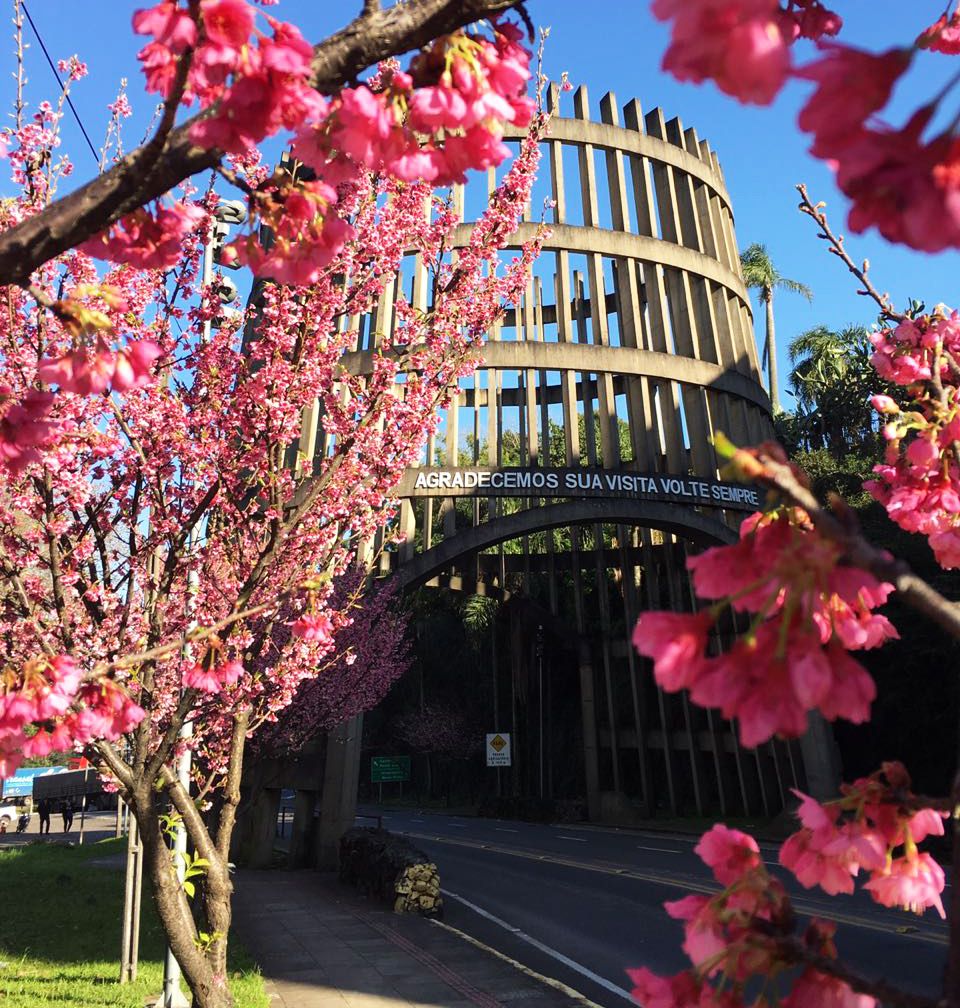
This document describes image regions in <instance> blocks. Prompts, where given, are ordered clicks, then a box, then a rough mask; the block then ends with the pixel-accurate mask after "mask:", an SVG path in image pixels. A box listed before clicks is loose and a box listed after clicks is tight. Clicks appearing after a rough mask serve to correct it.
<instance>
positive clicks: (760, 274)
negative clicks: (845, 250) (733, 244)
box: [740, 243, 813, 413]
mask: <svg viewBox="0 0 960 1008" xmlns="http://www.w3.org/2000/svg"><path fill="white" fill-rule="evenodd" d="M740 268H741V270H742V271H743V281H744V283H745V284H746V285H747V286H748V287H754V288H756V289H757V290H758V291H759V292H760V300H761V301H762V302H763V303H764V305H765V306H766V309H767V333H766V339H765V340H764V344H763V363H765V364H766V365H767V384H768V386H769V391H770V404H771V406H772V407H773V412H774V413H779V412H780V394H779V392H778V391H777V338H776V329H775V327H774V324H773V292H774V291H775V290H788V291H792V292H793V293H794V294H801V295H803V297H805V298H806V299H807V300H808V301H812V300H813V291H812V290H810V288H809V287H808V286H807V285H806V284H802V283H800V281H799V280H790V279H788V278H787V277H784V276H780V274H779V273H778V272H777V268H776V266H774V265H773V262H772V261H771V259H770V255H769V253H768V252H767V247H766V245H759V244H757V243H754V244H753V245H751V246H750V247H749V248H748V249H746V250H745V251H743V252H741V253H740Z"/></svg>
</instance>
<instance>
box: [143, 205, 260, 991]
mask: <svg viewBox="0 0 960 1008" xmlns="http://www.w3.org/2000/svg"><path fill="white" fill-rule="evenodd" d="M213 216H214V218H215V220H214V224H213V230H212V233H211V235H210V238H209V239H208V240H207V241H206V242H205V243H204V246H203V261H202V264H201V270H200V284H201V287H203V288H206V287H208V286H210V284H211V283H212V282H213V262H214V256H215V254H216V253H217V252H219V250H220V247H221V246H222V245H223V242H224V239H225V238H226V237H227V234H228V233H229V225H230V224H242V223H243V222H244V221H245V220H246V219H247V208H246V206H245V205H244V204H243V203H242V202H241V201H240V200H221V201H220V202H219V203H218V204H217V206H216V207H215V208H214V211H213ZM217 293H218V295H219V297H220V300H221V301H222V302H223V303H224V304H229V303H230V302H231V301H235V300H236V298H237V287H236V284H234V283H233V281H231V280H227V279H226V278H221V280H220V284H219V287H218V290H217ZM212 327H213V326H212V321H211V320H210V319H206V320H205V321H204V323H203V329H202V331H201V334H200V342H201V344H205V343H208V342H209V341H210V333H211V329H212ZM203 534H205V532H204V533H203ZM195 541H196V540H195V537H194V535H193V532H192V531H191V533H190V535H189V536H188V538H187V552H188V553H189V552H190V551H191V550H192V548H193V545H194V543H195ZM190 578H191V583H190V588H189V591H188V592H187V605H188V606H189V607H190V608H192V607H193V593H194V592H195V591H196V589H197V579H196V578H197V576H196V574H195V573H193V572H191V575H190ZM191 625H192V624H191ZM179 738H180V742H181V745H182V749H181V752H180V758H179V759H178V760H177V780H178V781H179V782H180V785H181V786H182V787H183V789H184V791H185V792H186V793H187V794H188V795H189V794H190V767H191V762H192V739H193V721H191V720H189V719H187V720H186V721H184V723H183V726H182V727H181V729H180V736H179ZM171 851H172V854H173V858H174V866H175V868H176V872H177V879H178V881H179V882H180V883H181V885H182V884H183V880H184V876H185V874H186V870H187V864H186V854H187V831H186V829H185V827H184V825H183V820H182V819H181V820H179V821H178V823H177V827H176V830H175V831H174V836H173V846H172V848H171ZM180 975H181V970H180V963H179V962H177V957H176V956H175V955H174V954H173V949H172V948H170V946H169V945H168V946H167V954H166V956H165V957H164V960H163V994H162V996H161V1001H160V1003H161V1005H162V1008H189V1004H190V1002H189V1001H187V999H186V998H185V997H184V995H183V991H182V990H181V989H180Z"/></svg>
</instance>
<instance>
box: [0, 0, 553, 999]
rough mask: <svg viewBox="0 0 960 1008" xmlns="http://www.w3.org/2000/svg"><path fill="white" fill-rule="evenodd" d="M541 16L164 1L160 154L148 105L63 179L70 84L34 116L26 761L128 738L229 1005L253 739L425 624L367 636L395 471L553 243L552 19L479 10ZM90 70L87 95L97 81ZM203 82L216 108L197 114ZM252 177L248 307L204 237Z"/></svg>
mask: <svg viewBox="0 0 960 1008" xmlns="http://www.w3.org/2000/svg"><path fill="white" fill-rule="evenodd" d="M510 6H513V4H510V3H504V2H499V0H484V2H481V0H467V2H457V3H451V2H445V0H410V2H406V3H404V4H401V5H398V6H396V7H393V8H390V9H389V10H383V11H382V10H380V8H379V5H378V4H377V3H371V2H368V3H366V4H365V5H364V10H363V13H362V14H361V15H360V17H359V18H358V19H357V20H356V21H355V22H354V23H353V24H352V25H350V26H348V28H346V29H344V31H342V32H340V33H338V34H337V35H335V36H332V37H331V38H330V39H327V40H326V41H325V42H322V43H320V44H319V45H317V46H315V47H312V46H311V45H309V44H308V43H307V42H306V41H305V40H304V39H303V37H302V36H301V34H300V33H299V31H298V30H297V29H296V28H295V27H294V26H293V25H290V24H287V23H285V22H282V21H280V20H278V19H277V18H275V17H274V16H273V14H272V13H271V12H270V11H269V10H261V9H258V8H257V7H254V6H253V5H251V4H249V3H247V2H246V0H189V2H187V3H183V4H181V3H177V2H175V0H161V2H160V3H157V4H156V5H155V6H153V7H151V8H149V9H146V10H141V11H138V12H137V13H136V14H135V15H134V19H133V25H134V29H135V31H136V32H138V33H139V34H141V35H142V36H144V40H145V45H144V47H143V49H142V50H141V52H140V60H141V62H142V65H143V70H144V73H145V78H146V86H147V90H148V91H150V92H156V93H158V94H159V95H160V96H161V98H162V100H163V105H162V111H161V114H160V124H159V127H158V130H157V133H156V135H155V136H154V137H153V139H152V140H150V141H149V142H148V143H147V144H146V145H145V146H143V147H141V148H139V149H137V150H136V151H134V152H132V153H131V154H127V155H122V154H121V153H120V150H121V147H120V143H119V141H118V137H119V136H120V131H121V127H122V120H123V119H124V118H125V116H126V115H127V114H128V113H129V101H128V99H127V97H126V95H121V96H119V97H118V99H117V101H116V102H115V103H113V104H112V105H111V107H110V112H111V120H110V126H109V128H108V132H107V141H106V142H105V145H104V149H103V155H102V157H103V167H104V170H103V172H102V174H101V175H100V176H99V177H98V178H97V179H95V180H93V181H91V182H89V183H87V184H86V185H85V186H82V187H80V188H79V189H77V190H74V191H73V192H71V193H70V194H68V195H66V196H62V195H60V194H59V193H58V189H59V188H62V187H63V180H64V179H65V178H67V176H68V175H69V174H70V173H71V171H72V166H71V164H70V161H69V159H68V158H67V157H66V156H65V155H63V154H62V153H61V152H60V151H59V143H60V136H59V127H60V121H61V117H62V114H63V109H64V101H65V97H66V93H64V95H62V96H61V97H60V98H59V100H58V103H57V104H55V105H51V104H48V103H44V104H41V105H40V106H39V107H38V108H37V110H36V112H35V113H34V114H33V115H32V116H30V115H28V112H27V109H26V105H25V99H24V96H23V95H22V93H21V94H19V95H18V101H17V106H16V111H15V120H14V126H13V128H12V129H10V130H8V131H4V132H3V133H2V143H0V148H2V153H3V154H4V156H5V157H6V158H7V160H8V163H9V165H10V168H11V171H12V175H13V179H14V181H15V183H17V185H18V186H19V193H18V195H17V196H15V197H14V198H11V199H7V200H4V201H3V202H2V203H0V244H2V245H3V250H2V251H0V261H2V264H0V275H2V276H3V278H4V280H5V281H6V282H7V283H8V286H6V287H5V288H4V289H3V293H4V298H5V302H6V303H5V309H6V310H5V311H4V312H3V317H2V320H0V468H2V470H3V479H2V480H0V535H2V550H0V577H2V579H3V590H2V593H0V632H2V634H3V639H4V644H5V651H6V659H5V662H6V663H5V666H4V672H3V679H2V686H0V774H2V775H3V776H6V775H8V774H9V773H10V772H11V771H12V770H13V769H15V767H16V766H17V765H18V764H19V763H20V762H22V760H23V759H24V758H27V757H37V756H42V755H44V754H45V753H47V752H50V751H54V750H62V749H64V748H69V747H71V746H73V747H86V750H87V752H88V753H90V754H92V755H93V756H94V757H95V758H96V760H97V761H98V766H99V767H100V769H101V770H102V772H103V773H104V774H105V775H106V776H108V777H109V778H111V779H112V781H113V784H114V786H115V787H116V788H118V790H119V791H120V793H121V794H122V796H123V798H124V800H125V801H126V802H127V803H128V804H129V805H130V807H131V809H132V811H133V813H134V815H135V816H136V818H137V821H138V824H139V827H140V832H141V837H142V843H143V849H144V856H145V862H146V866H147V872H148V876H149V878H150V880H151V883H152V886H153V892H154V897H155V902H156V906H157V910H158V913H159V916H160V919H161V922H162V924H163V926H164V929H165V931H166V933H167V937H168V940H169V943H170V946H171V948H172V949H173V951H174V954H175V955H176V957H177V959H178V961H179V963H180V966H181V968H182V970H183V974H184V976H185V978H186V980H187V982H188V984H189V986H190V989H191V991H192V994H193V1003H194V1004H195V1005H197V1006H199V1008H221V1006H227V1005H229V1004H231V1003H232V1002H231V996H230V992H229V990H228V988H227V984H226V949H227V936H228V932H229V928H230V893H231V889H232V884H231V881H230V877H229V850H230V841H231V835H232V832H233V828H234V823H235V819H236V813H237V804H238V801H239V793H240V792H239V789H240V781H241V775H242V769H243V755H244V749H245V745H246V741H247V739H248V738H249V737H250V736H251V735H253V734H254V733H255V732H256V731H257V730H258V729H260V728H261V727H262V726H270V725H275V723H276V721H277V718H278V716H279V715H280V713H281V712H282V711H283V710H284V709H285V708H286V707H287V706H288V705H289V704H290V703H291V701H292V700H293V699H294V698H295V697H297V696H298V694H299V695H300V696H301V698H302V702H303V703H304V704H305V705H309V707H310V724H311V725H315V726H317V727H319V726H321V725H323V724H325V723H328V722H329V720H330V719H333V718H338V717H344V716H349V715H350V713H352V712H355V711H357V710H361V709H363V707H365V706H366V705H368V704H369V703H371V702H374V701H375V699H376V698H377V697H378V696H379V694H380V693H381V692H382V689H383V688H384V687H385V685H386V683H387V682H388V680H389V678H390V676H391V675H392V674H394V672H395V671H396V669H395V668H392V669H387V668H383V667H381V665H380V664H378V663H379V662H380V661H381V659H382V658H383V657H386V656H390V655H393V656H395V655H396V654H397V653H398V641H397V639H396V634H397V625H396V623H395V622H394V623H392V624H390V625H387V623H386V622H384V623H383V626H382V629H383V630H384V633H383V634H382V635H381V637H380V643H381V644H382V645H383V647H384V648H385V649H387V651H386V654H385V655H376V654H370V653H369V652H368V651H365V648H367V647H369V646H370V645H373V644H375V643H376V639H369V640H364V641H362V643H363V645H364V647H361V646H360V643H361V642H358V641H357V639H356V635H357V634H363V633H365V632H366V631H369V629H370V627H371V625H372V623H371V621H374V622H375V621H376V618H377V613H378V611H380V612H381V616H382V611H381V610H382V606H383V605H384V604H385V599H384V597H382V596H381V599H380V601H379V602H376V601H375V602H373V603H372V604H371V607H370V608H368V609H367V610H366V613H365V614H364V615H360V614H358V612H357V603H358V601H359V593H360V588H361V583H362V579H361V578H360V577H359V575H357V574H356V573H355V571H354V566H355V564H356V562H357V560H358V558H359V559H361V560H362V559H363V557H364V555H365V554H366V553H367V552H368V544H370V543H371V542H372V541H373V538H374V534H375V533H376V532H377V530H378V529H381V528H383V527H384V525H387V526H388V533H387V535H388V537H389V523H390V522H391V520H392V513H393V512H392V509H393V504H392V502H391V498H390V496H389V494H390V490H391V488H392V487H393V486H394V485H395V483H396V482H397V480H398V478H399V476H400V474H401V473H402V472H403V470H404V468H405V467H407V466H408V465H410V464H412V463H413V462H414V461H416V460H417V458H418V457H419V453H420V450H421V447H422V445H423V442H424V440H425V438H426V437H427V436H428V435H429V434H430V433H431V432H432V431H433V430H434V429H435V426H436V423H437V416H438V409H439V407H441V406H444V405H446V403H447V402H448V401H449V397H450V395H451V392H452V390H453V389H455V388H456V386H457V383H458V381H459V379H460V378H461V377H462V376H464V375H467V374H469V373H471V372H472V370H473V368H474V366H475V364H476V361H477V359H478V351H479V346H480V343H481V341H482V338H483V335H484V333H485V332H486V331H487V330H488V329H489V328H490V327H491V325H493V324H494V323H495V322H496V320H497V318H498V317H499V315H500V313H501V312H502V311H503V310H504V305H505V304H506V303H507V302H508V301H510V300H515V299H516V298H517V297H518V296H519V294H520V292H522V290H523V289H524V285H525V283H526V278H527V276H528V274H529V269H530V265H531V262H532V260H533V258H534V257H535V256H536V254H537V252H538V250H539V246H540V242H541V241H542V237H543V236H542V234H538V235H537V237H536V238H534V239H533V240H532V241H530V242H528V243H527V244H526V245H524V246H523V247H522V249H521V251H520V253H519V254H518V255H517V256H516V257H515V258H514V259H513V260H512V261H509V262H506V263H504V262H501V257H500V250H501V249H502V248H503V247H504V246H505V245H506V244H507V242H508V240H509V239H510V236H511V235H512V233H513V232H514V231H515V230H516V227H517V225H518V223H519V221H520V219H521V216H522V214H523V212H524V209H525V207H526V206H527V204H528V202H529V198H530V192H531V186H532V182H533V177H534V173H535V170H536V166H537V162H538V158H539V148H538V139H539V137H540V136H541V135H542V132H543V130H544V128H545V118H544V116H543V114H542V113H541V112H540V111H539V110H538V108H537V105H536V103H535V102H534V100H533V99H532V98H531V97H529V96H528V94H527V90H528V82H529V80H530V77H531V71H530V68H529V60H530V53H529V51H528V50H527V48H525V45H524V31H523V28H522V19H521V24H520V25H518V23H517V22H516V21H515V20H504V19H498V20H491V21H486V22H484V23H482V24H479V25H475V26H473V27H471V28H469V29H463V28H462V26H463V25H465V24H468V23H469V22H470V21H471V20H472V19H474V18H476V17H478V16H480V15H486V16H495V15H497V14H498V12H500V11H502V10H504V9H506V8H508V7H510ZM411 49H412V50H414V54H413V56H412V58H411V59H410V60H409V62H408V64H407V65H406V67H405V68H403V67H402V66H401V64H400V63H399V62H398V61H397V60H395V59H393V58H391V57H393V56H394V55H396V54H402V53H404V52H407V51H409V50H411ZM378 60H380V62H379V64H378V65H376V66H371V64H375V63H376V62H377V61H378ZM368 67H369V68H371V73H370V75H369V76H368V77H367V78H366V79H364V80H363V81H362V82H359V81H358V80H357V75H358V74H360V73H361V71H364V70H365V69H366V68H368ZM61 69H62V72H63V73H64V74H66V75H67V77H68V85H67V87H68V88H69V87H72V86H74V85H75V84H76V83H77V82H78V81H79V80H81V79H82V77H83V76H84V74H85V72H86V68H85V66H84V65H83V64H82V63H81V62H80V61H79V60H78V59H77V58H72V59H71V60H69V61H66V62H64V63H63V64H61ZM22 76H23V75H22V74H21V75H20V77H19V79H22ZM181 106H196V107H198V108H199V114H198V115H196V116H195V117H194V118H193V119H191V120H188V121H187V122H185V123H183V124H182V125H177V117H178V113H179V110H180V108H181ZM507 125H510V126H513V127H519V128H521V129H523V128H526V129H527V133H526V139H525V140H524V141H522V143H521V145H520V151H519V154H518V155H517V156H516V158H515V159H514V160H513V163H512V164H511V165H510V167H509V170H508V171H507V172H506V174H505V175H504V176H503V179H502V181H501V183H500V185H499V186H498V187H497V189H496V190H495V191H494V193H493V194H492V196H491V200H490V205H489V209H488V211H487V212H486V213H485V214H484V215H483V217H482V218H481V219H480V221H479V222H478V223H477V224H476V225H475V226H474V227H473V228H472V231H471V234H470V237H469V239H468V240H467V243H466V245H465V246H464V247H461V248H458V249H457V250H456V253H455V254H452V253H451V248H450V234H451V231H452V229H453V228H454V226H455V225H456V224H457V222H458V218H457V215H456V213H455V212H454V209H453V207H452V204H451V201H450V200H449V199H448V198H447V197H446V196H445V195H444V192H443V188H444V187H448V186H449V185H450V184H451V183H454V182H460V181H463V180H464V179H465V177H466V173H467V172H468V171H470V170H475V169H488V168H493V167H495V166H498V165H500V164H501V163H502V162H504V161H505V160H506V159H507V157H508V155H509V153H510V152H509V150H508V148H507V147H506V145H505V144H504V143H503V141H502V137H503V133H504V130H505V128H506V127H507ZM278 133H279V134H286V135H287V136H288V138H289V141H290V144H291V146H292V149H293V152H294V155H295V158H296V162H294V163H293V168H292V169H291V168H287V167H284V166H281V167H280V168H279V169H277V170H276V171H273V172H271V171H270V170H269V169H267V168H265V167H263V166H262V165H261V163H260V154H259V152H258V149H257V144H258V143H260V141H262V140H263V139H264V138H266V137H269V136H272V135H275V134H278ZM111 162H112V164H111ZM206 169H209V170H210V171H209V172H207V171H206ZM200 171H204V172H205V173H204V174H203V175H200V176H198V177H195V176H197V173H198V172H200ZM225 186H230V187H231V188H232V189H233V190H234V191H235V192H238V193H239V194H240V195H241V196H242V197H243V199H244V201H245V204H246V207H247V211H248V217H249V220H250V227H249V231H248V232H247V233H244V234H241V235H240V236H239V237H238V238H237V239H235V240H234V241H233V242H232V243H230V244H228V245H227V246H226V247H225V248H223V249H222V251H221V253H220V258H221V262H223V263H224V264H229V263H232V262H235V263H242V264H245V265H247V266H249V268H250V269H251V270H252V271H253V273H254V274H255V276H256V277H257V278H258V279H257V284H256V287H255V290H256V297H255V298H254V299H253V303H252V305H251V308H250V309H249V311H248V312H247V313H246V314H245V315H237V316H236V317H234V318H230V317H227V316H225V314H224V312H223V310H222V305H221V303H220V300H219V297H218V288H219V285H220V281H219V280H218V279H217V278H216V277H214V278H213V279H211V277H210V275H209V269H208V262H207V261H206V258H205V257H206V255H207V252H206V251H205V250H206V249H207V248H208V247H209V246H210V245H211V243H212V241H213V239H214V236H215V229H216V223H215V222H216V218H217V213H218V207H219V205H220V202H221V195H220V192H221V190H223V189H224V187H225ZM410 255H415V256H416V257H417V262H418V263H419V264H420V265H421V266H422V267H423V269H424V271H425V276H426V283H425V284H424V286H423V289H422V290H421V291H419V292H418V291H415V292H414V295H413V297H412V298H410V299H409V300H408V299H407V298H406V297H405V296H404V295H403V294H402V293H401V294H398V295H397V296H396V298H395V300H394V305H393V307H394V317H395V323H394V325H393V326H392V327H391V328H390V329H389V330H385V331H383V332H379V333H377V334H376V339H375V341H374V342H375V348H374V349H373V350H370V351H364V352H359V351H358V350H357V331H356V328H355V323H351V320H352V319H356V318H358V317H362V316H363V315H365V314H367V313H369V312H371V311H372V310H374V309H375V307H376V306H377V304H378V303H379V302H380V301H381V299H382V298H383V297H384V296H386V295H385V292H386V291H387V290H388V287H389V288H390V289H391V290H392V289H393V285H394V284H395V285H396V287H397V288H398V289H402V286H403V285H402V284H401V283H399V280H400V278H401V266H402V263H403V261H404V259H405V257H407V256H410ZM310 418H313V419H317V418H318V427H317V428H316V430H317V434H316V438H317V440H316V443H315V445H308V443H307V442H308V441H309V440H310V438H311V437H313V434H312V431H313V430H314V428H313V426H311V424H310V422H309V420H310ZM378 606H379V609H378ZM351 636H352V637H353V639H352V640H351ZM400 653H401V654H402V649H400ZM361 660H362V661H363V665H361V664H360V663H361ZM353 670H355V671H353ZM361 673H362V675H361ZM351 675H355V676H356V678H355V679H353V680H351V679H350V678H349V677H350V676H351ZM309 680H316V686H315V688H314V689H313V690H311V689H306V690H305V688H304V684H305V683H307V682H308V681H309ZM351 682H352V685H351ZM331 684H333V685H331ZM328 687H330V688H328ZM274 731H280V728H277V727H275V728H274ZM280 737H281V738H282V737H283V736H282V732H281V735H280ZM293 741H295V740H292V739H290V738H289V737H288V738H286V740H285V742H286V744H291V743H292V742H293ZM184 750H191V751H192V753H193V756H194V760H193V779H192V781H187V780H182V779H180V777H179V776H178V773H177V767H178V765H179V764H180V756H181V754H182V753H183V752H184ZM181 827H182V828H183V829H185V831H186V834H187V836H188V838H189V847H190V851H189V853H183V852H181V853H180V854H177V855H176V856H174V855H172V853H171V851H170V849H169V847H168V844H167V839H168V837H167V834H168V833H170V832H171V831H173V830H174V829H176V828H181ZM177 862H179V864H178V863H177ZM177 867H179V868H181V876H183V874H184V873H185V874H186V876H187V880H186V882H184V881H183V880H182V877H181V878H178V875H177V873H176V871H175V868H177Z"/></svg>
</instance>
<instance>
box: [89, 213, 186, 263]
mask: <svg viewBox="0 0 960 1008" xmlns="http://www.w3.org/2000/svg"><path fill="white" fill-rule="evenodd" d="M204 216H205V215H204V212H203V210H202V209H201V208H200V207H198V206H195V205H192V204H188V203H184V202H177V203H174V204H173V206H170V207H167V206H158V207H157V209H156V210H155V211H154V212H153V213H151V212H150V211H149V210H147V209H145V208H142V209H140V210H135V211H134V212H133V213H132V214H128V215H127V216H126V217H122V218H121V219H120V220H119V221H118V222H117V223H116V224H113V225H111V227H110V228H109V229H108V230H107V231H105V232H104V233H103V234H100V235H98V236H97V237H95V238H91V239H89V240H88V241H86V242H84V243H83V245H82V246H80V247H81V248H82V250H83V251H84V252H86V253H87V255H91V256H94V257H95V258H98V259H107V260H109V261H110V262H118V263H125V264H127V265H129V266H134V267H137V268H138V269H166V268H168V267H170V266H172V265H173V264H174V263H175V262H177V260H178V259H179V258H180V255H181V254H182V250H183V240H184V238H185V236H186V235H187V234H188V233H189V232H190V231H192V230H193V229H194V228H195V227H196V226H197V225H198V224H199V223H200V221H201V220H203V218H204Z"/></svg>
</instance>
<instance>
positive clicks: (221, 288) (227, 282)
mask: <svg viewBox="0 0 960 1008" xmlns="http://www.w3.org/2000/svg"><path fill="white" fill-rule="evenodd" d="M217 297H218V298H220V303H221V304H233V302H234V301H238V300H239V299H240V291H238V290H237V285H236V284H235V283H234V282H233V281H232V280H231V279H229V277H221V278H220V280H219V282H218V283H217Z"/></svg>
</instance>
